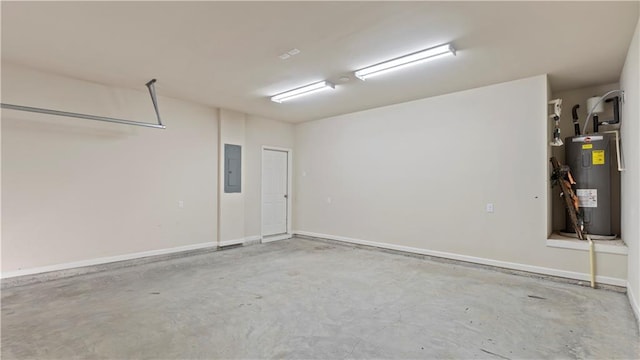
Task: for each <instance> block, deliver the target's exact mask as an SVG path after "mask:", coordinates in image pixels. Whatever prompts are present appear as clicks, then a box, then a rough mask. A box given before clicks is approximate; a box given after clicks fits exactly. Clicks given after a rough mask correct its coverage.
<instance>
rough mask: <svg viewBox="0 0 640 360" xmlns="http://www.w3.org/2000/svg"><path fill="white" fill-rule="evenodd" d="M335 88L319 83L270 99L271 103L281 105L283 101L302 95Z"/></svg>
mask: <svg viewBox="0 0 640 360" xmlns="http://www.w3.org/2000/svg"><path fill="white" fill-rule="evenodd" d="M334 87H335V86H334V85H333V84H332V83H330V82H328V81H320V82H317V83H313V84H311V85H307V86H303V87H300V88H297V89H293V90H289V91H285V92H283V93H281V94H278V95H274V96H272V97H271V101H274V102H277V103H281V102H283V101H287V100H291V99H294V98H297V97H299V96H303V95H309V94H313V93H315V92H318V91H321V90H327V89H333V88H334Z"/></svg>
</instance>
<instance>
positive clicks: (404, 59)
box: [354, 44, 456, 80]
mask: <svg viewBox="0 0 640 360" xmlns="http://www.w3.org/2000/svg"><path fill="white" fill-rule="evenodd" d="M455 54H456V50H455V49H454V48H453V46H451V44H445V45H440V46H436V47H432V48H429V49H425V50H420V51H418V52H414V53H412V54H409V55H405V56H401V57H399V58H395V59H393V60H389V61H385V62H382V63H380V64H376V65H373V66H369V67H366V68H364V69H360V70H358V71H356V72H355V73H354V75H355V76H356V77H357V78H358V79H360V80H364V79H366V78H370V77H372V76H376V75H380V74H384V73H386V72H389V71H392V70H398V69H402V68H404V67H406V66H409V65H415V64H420V63H423V62H425V61H428V60H433V59H436V58H439V57H442V56H445V55H455Z"/></svg>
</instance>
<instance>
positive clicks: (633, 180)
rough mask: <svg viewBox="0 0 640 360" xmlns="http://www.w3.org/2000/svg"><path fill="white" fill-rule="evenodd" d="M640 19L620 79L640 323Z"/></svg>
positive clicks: (626, 215)
mask: <svg viewBox="0 0 640 360" xmlns="http://www.w3.org/2000/svg"><path fill="white" fill-rule="evenodd" d="M639 42H640V19H639V21H638V25H637V26H636V32H635V35H634V36H633V40H632V42H631V45H630V47H629V52H628V54H627V59H626V61H625V64H624V68H623V70H622V74H621V76H620V87H621V88H622V89H623V90H624V91H625V99H626V101H625V102H624V104H623V105H622V120H621V123H622V124H621V125H620V133H621V136H622V152H623V154H624V160H625V167H626V170H625V171H624V172H623V173H622V174H621V176H622V184H621V188H622V190H621V191H622V233H623V234H624V238H625V241H626V242H627V245H628V246H629V261H628V263H629V269H628V273H629V283H628V285H627V286H628V290H627V291H628V294H629V298H630V300H631V303H632V306H633V307H634V310H635V312H636V316H638V317H639V323H640V45H639Z"/></svg>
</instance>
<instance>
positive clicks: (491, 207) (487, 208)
mask: <svg viewBox="0 0 640 360" xmlns="http://www.w3.org/2000/svg"><path fill="white" fill-rule="evenodd" d="M486 210H487V212H488V213H492V212H493V203H487V206H486Z"/></svg>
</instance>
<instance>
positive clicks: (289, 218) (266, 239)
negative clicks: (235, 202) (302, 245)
mask: <svg viewBox="0 0 640 360" xmlns="http://www.w3.org/2000/svg"><path fill="white" fill-rule="evenodd" d="M265 151H282V152H286V153H287V232H286V233H285V234H280V235H272V236H265V235H264V229H263V225H264V213H263V205H264V154H265ZM292 192H293V150H292V149H289V148H283V147H278V146H268V145H262V151H261V152H260V241H261V242H263V243H267V242H271V241H277V240H284V239H290V238H291V237H292V232H291V223H292V222H293V221H292V211H291V204H292V201H291V198H292V196H291V195H292Z"/></svg>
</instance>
